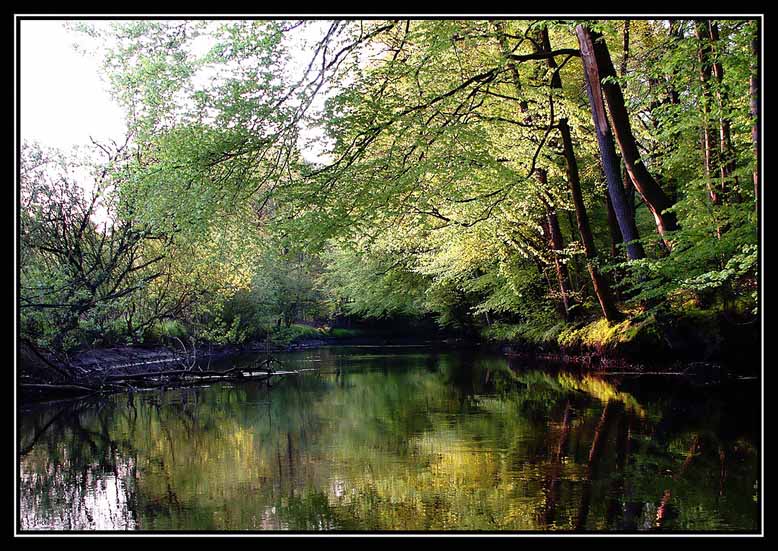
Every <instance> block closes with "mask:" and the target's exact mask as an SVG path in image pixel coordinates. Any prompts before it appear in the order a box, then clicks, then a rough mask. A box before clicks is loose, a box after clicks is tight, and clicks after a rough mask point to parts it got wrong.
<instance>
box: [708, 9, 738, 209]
mask: <svg viewBox="0 0 778 551" xmlns="http://www.w3.org/2000/svg"><path fill="white" fill-rule="evenodd" d="M708 32H709V35H710V39H711V53H712V58H713V63H712V65H711V67H712V69H713V76H714V77H715V78H716V84H717V86H716V99H717V101H718V104H719V147H720V149H719V152H720V155H721V166H720V169H719V171H720V174H721V193H722V195H723V196H726V194H727V192H728V190H729V189H731V190H732V196H733V198H734V199H735V200H738V201H739V200H740V198H739V195H740V194H739V190H738V178H737V175H735V174H734V172H735V151H734V149H733V148H732V132H731V123H730V120H729V117H728V116H727V114H726V112H725V109H726V106H727V92H726V90H725V89H724V67H723V66H722V65H721V62H720V61H719V57H720V52H719V48H720V42H719V26H718V25H717V24H716V22H715V21H713V20H709V21H708Z"/></svg>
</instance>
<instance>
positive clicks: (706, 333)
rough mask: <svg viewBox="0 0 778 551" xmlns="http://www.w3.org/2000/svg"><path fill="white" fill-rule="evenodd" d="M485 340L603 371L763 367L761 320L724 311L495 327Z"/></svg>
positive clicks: (512, 351)
mask: <svg viewBox="0 0 778 551" xmlns="http://www.w3.org/2000/svg"><path fill="white" fill-rule="evenodd" d="M483 337H484V340H485V341H487V342H490V343H492V345H494V346H498V347H499V348H500V350H501V351H502V352H503V353H505V354H507V355H509V356H517V357H524V358H528V359H536V360H542V361H562V362H566V363H570V364H576V365H580V366H582V367H585V368H589V369H594V370H601V371H609V370H625V369H631V370H635V371H641V370H646V369H650V370H676V369H677V368H678V366H689V365H692V366H697V368H698V369H703V368H701V367H700V366H710V369H712V370H718V369H720V368H724V369H726V370H728V371H731V372H733V373H738V374H743V375H753V374H756V373H758V372H759V370H760V366H761V327H760V324H759V319H758V318H750V317H747V316H733V315H731V314H725V313H723V312H707V311H694V312H690V313H689V314H687V315H685V316H683V317H660V316H656V315H651V316H646V317H643V318H634V319H626V320H624V321H621V322H618V323H608V322H607V321H606V320H604V319H597V320H581V321H578V322H575V323H559V324H557V325H554V326H553V327H550V328H545V329H543V328H537V327H527V326H521V325H507V324H503V325H500V324H494V325H492V326H491V327H490V328H488V329H487V330H485V331H484V333H483Z"/></svg>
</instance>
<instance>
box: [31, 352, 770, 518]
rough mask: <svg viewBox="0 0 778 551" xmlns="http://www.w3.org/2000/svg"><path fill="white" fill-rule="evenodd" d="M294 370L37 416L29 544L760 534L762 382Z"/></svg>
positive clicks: (301, 362)
mask: <svg viewBox="0 0 778 551" xmlns="http://www.w3.org/2000/svg"><path fill="white" fill-rule="evenodd" d="M280 358H281V359H282V360H283V361H284V363H285V364H286V365H287V366H288V367H291V368H294V369H299V368H311V367H316V368H320V370H319V371H311V372H305V373H304V374H301V375H299V376H296V377H287V378H285V379H284V380H283V381H278V382H277V383H276V384H274V386H273V388H271V389H268V388H267V387H266V386H265V385H263V384H261V383H245V384H226V383H223V384H218V385H214V386H211V387H203V388H188V389H178V390H170V391H166V392H160V391H153V392H142V393H137V394H135V395H133V396H129V397H128V396H127V395H116V396H110V397H104V398H101V399H99V400H91V401H82V402H71V403H67V404H63V403H60V404H50V405H37V406H28V407H25V409H24V410H22V411H20V414H19V417H20V420H21V421H20V433H19V436H20V442H19V448H20V450H21V454H22V455H21V459H20V479H19V494H20V495H19V511H20V527H21V528H22V529H24V530H37V529H55V530H61V529H62V530H68V529H77V530H95V529H96V530H125V529H127V530H200V529H203V530H589V531H623V530H627V531H644V530H645V531H658V530H659V531H688V530H694V531H708V530H725V531H756V530H759V526H760V516H761V508H760V503H759V502H758V497H759V495H760V490H759V484H760V461H759V450H760V441H759V439H760V403H759V396H760V386H759V383H758V382H757V381H743V382H737V383H734V382H730V383H727V384H726V385H705V386H701V385H691V384H689V383H688V382H685V380H684V379H682V378H679V377H650V376H643V377H635V376H608V377H598V376H593V375H582V374H577V373H575V372H565V371H556V372H553V371H551V372H549V371H538V370H533V369H529V368H527V367H524V366H522V364H521V362H518V361H511V362H509V361H508V360H507V359H505V358H502V357H498V356H494V355H487V354H478V353H474V352H461V351H451V352H445V353H438V352H434V351H432V350H431V349H428V348H412V347H384V348H376V347H351V348H322V349H318V350H309V351H303V352H296V353H290V354H285V355H282V356H280ZM252 360H255V358H244V359H236V360H232V361H235V362H238V361H252Z"/></svg>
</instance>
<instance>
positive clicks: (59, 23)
mask: <svg viewBox="0 0 778 551" xmlns="http://www.w3.org/2000/svg"><path fill="white" fill-rule="evenodd" d="M91 23H93V24H94V23H98V24H101V23H104V24H109V23H110V21H105V22H97V21H91ZM322 30H323V26H322V25H315V26H313V29H311V30H310V31H307V32H305V34H306V35H307V36H308V37H311V36H316V35H317V34H318V33H320V32H321V31H322ZM89 40H90V39H89V38H88V37H87V36H85V35H83V34H82V33H77V32H73V31H69V30H67V29H66V28H65V21H64V20H46V21H44V20H24V21H22V22H21V31H20V42H21V46H20V60H21V61H20V68H19V76H20V98H19V107H20V133H21V139H22V141H23V142H24V141H37V142H39V143H40V144H41V145H42V146H44V147H56V148H59V149H63V150H69V149H71V148H72V147H73V146H88V147H91V141H90V139H89V138H90V136H91V137H93V138H94V139H95V140H97V141H98V142H108V141H109V140H110V139H113V140H115V141H116V142H118V143H122V142H123V141H124V137H125V135H126V124H125V122H124V115H123V112H122V110H121V109H120V107H119V106H118V104H117V103H116V102H115V101H114V100H113V98H112V97H111V95H110V93H109V91H108V84H107V82H104V81H103V77H102V76H101V73H100V70H101V68H100V59H99V56H94V55H92V56H90V55H84V54H83V53H80V52H78V51H76V49H75V48H74V43H76V42H78V43H80V44H85V43H88V41H89ZM294 54H295V55H294V63H295V64H296V65H299V66H301V67H305V66H306V65H307V63H308V61H309V59H308V56H309V55H310V52H309V51H307V49H301V50H298V51H296V52H294ZM325 95H326V93H322V94H320V97H318V98H317V100H316V101H315V102H314V106H313V109H314V110H317V109H321V107H322V106H323V102H324V96H325ZM302 134H303V143H305V142H307V141H308V140H309V139H311V138H314V137H318V136H319V135H320V133H319V132H318V131H315V130H312V129H304V130H303V133H302ZM301 145H303V144H301ZM302 153H303V156H304V157H305V158H306V159H307V160H309V161H312V162H322V161H323V160H324V159H325V158H326V156H322V155H321V154H322V151H321V148H320V147H319V146H316V145H311V144H308V145H307V146H303V151H302Z"/></svg>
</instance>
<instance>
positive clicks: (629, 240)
mask: <svg viewBox="0 0 778 551" xmlns="http://www.w3.org/2000/svg"><path fill="white" fill-rule="evenodd" d="M576 30H577V31H579V42H580V44H581V56H582V57H583V58H584V59H586V58H587V56H588V58H589V61H588V62H587V61H584V77H585V80H586V92H587V94H588V95H589V104H590V106H591V111H592V120H593V122H594V129H595V133H596V134H597V143H598V145H599V148H600V158H601V159H602V168H603V171H604V172H605V180H606V182H607V183H608V194H609V195H610V198H611V202H612V204H613V211H614V213H615V214H616V220H617V221H618V223H619V229H620V230H621V235H622V237H623V239H624V242H625V243H626V244H627V256H628V257H629V258H630V259H631V260H635V259H639V258H643V257H645V252H644V251H643V246H642V245H641V244H640V242H639V241H637V240H638V239H639V236H638V234H637V231H636V228H635V222H634V214H633V213H632V211H631V210H630V208H629V206H628V204H627V199H626V197H625V195H624V188H623V186H622V182H621V173H620V166H619V161H618V159H617V158H616V149H615V147H614V145H613V136H612V135H611V131H610V127H609V126H608V119H607V117H606V116H605V104H604V102H603V98H602V94H601V89H600V86H599V82H600V78H599V76H598V75H599V74H598V72H597V66H596V64H595V63H594V61H593V57H594V56H593V54H592V49H591V47H589V48H586V51H587V52H588V53H587V54H584V50H585V48H584V45H585V44H586V41H587V40H588V38H587V37H588V35H585V34H582V32H580V31H583V27H581V26H580V25H579V26H578V27H577V29H576ZM585 32H588V31H585ZM589 42H591V41H590V40H589ZM639 189H640V188H638V190H639Z"/></svg>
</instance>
